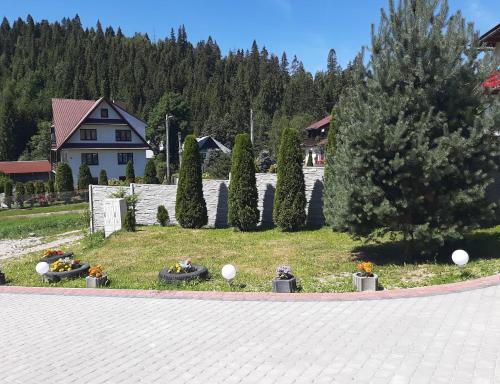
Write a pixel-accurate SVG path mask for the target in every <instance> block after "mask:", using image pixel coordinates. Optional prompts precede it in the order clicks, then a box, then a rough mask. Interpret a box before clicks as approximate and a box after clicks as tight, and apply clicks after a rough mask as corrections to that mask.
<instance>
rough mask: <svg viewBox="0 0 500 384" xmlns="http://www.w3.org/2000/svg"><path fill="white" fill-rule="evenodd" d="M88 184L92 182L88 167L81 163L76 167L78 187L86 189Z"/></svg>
mask: <svg viewBox="0 0 500 384" xmlns="http://www.w3.org/2000/svg"><path fill="white" fill-rule="evenodd" d="M90 184H92V174H91V173H90V168H89V166H88V165H87V164H82V165H80V168H79V169H78V189H79V190H83V189H88V188H89V185H90Z"/></svg>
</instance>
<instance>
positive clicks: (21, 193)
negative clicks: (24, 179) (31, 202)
mask: <svg viewBox="0 0 500 384" xmlns="http://www.w3.org/2000/svg"><path fill="white" fill-rule="evenodd" d="M25 197H26V190H25V188H24V184H23V183H16V204H17V205H18V207H20V208H23V207H24V199H25Z"/></svg>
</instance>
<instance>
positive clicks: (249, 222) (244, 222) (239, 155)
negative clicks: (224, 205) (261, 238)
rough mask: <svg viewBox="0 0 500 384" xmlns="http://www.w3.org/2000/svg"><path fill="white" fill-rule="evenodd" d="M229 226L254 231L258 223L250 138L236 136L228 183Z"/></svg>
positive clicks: (244, 135)
mask: <svg viewBox="0 0 500 384" xmlns="http://www.w3.org/2000/svg"><path fill="white" fill-rule="evenodd" d="M228 200H229V214H228V215H229V224H230V225H231V226H233V227H237V228H238V229H240V230H241V231H251V230H254V229H255V227H256V226H257V223H258V222H259V210H258V209H257V201H258V195H257V185H256V180H255V167H254V157H253V148H252V142H251V141H250V137H249V136H248V135H247V134H246V133H243V134H239V135H236V139H235V144H234V148H233V153H232V158H231V181H230V182H229V199H228Z"/></svg>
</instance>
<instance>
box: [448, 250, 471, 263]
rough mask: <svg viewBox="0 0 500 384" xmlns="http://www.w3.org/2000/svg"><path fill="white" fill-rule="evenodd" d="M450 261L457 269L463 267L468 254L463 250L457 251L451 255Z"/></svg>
mask: <svg viewBox="0 0 500 384" xmlns="http://www.w3.org/2000/svg"><path fill="white" fill-rule="evenodd" d="M451 259H452V260H453V262H454V263H455V264H456V265H458V266H459V267H463V266H464V265H465V264H467V263H468V262H469V254H468V253H467V252H465V251H464V250H463V249H457V250H456V251H454V252H453V253H452V254H451Z"/></svg>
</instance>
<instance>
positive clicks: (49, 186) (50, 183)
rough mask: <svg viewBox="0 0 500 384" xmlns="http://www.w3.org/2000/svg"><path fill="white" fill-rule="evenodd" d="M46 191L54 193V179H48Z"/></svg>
mask: <svg viewBox="0 0 500 384" xmlns="http://www.w3.org/2000/svg"><path fill="white" fill-rule="evenodd" d="M47 192H48V193H54V192H55V185H54V180H53V179H49V180H48V181H47Z"/></svg>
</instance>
